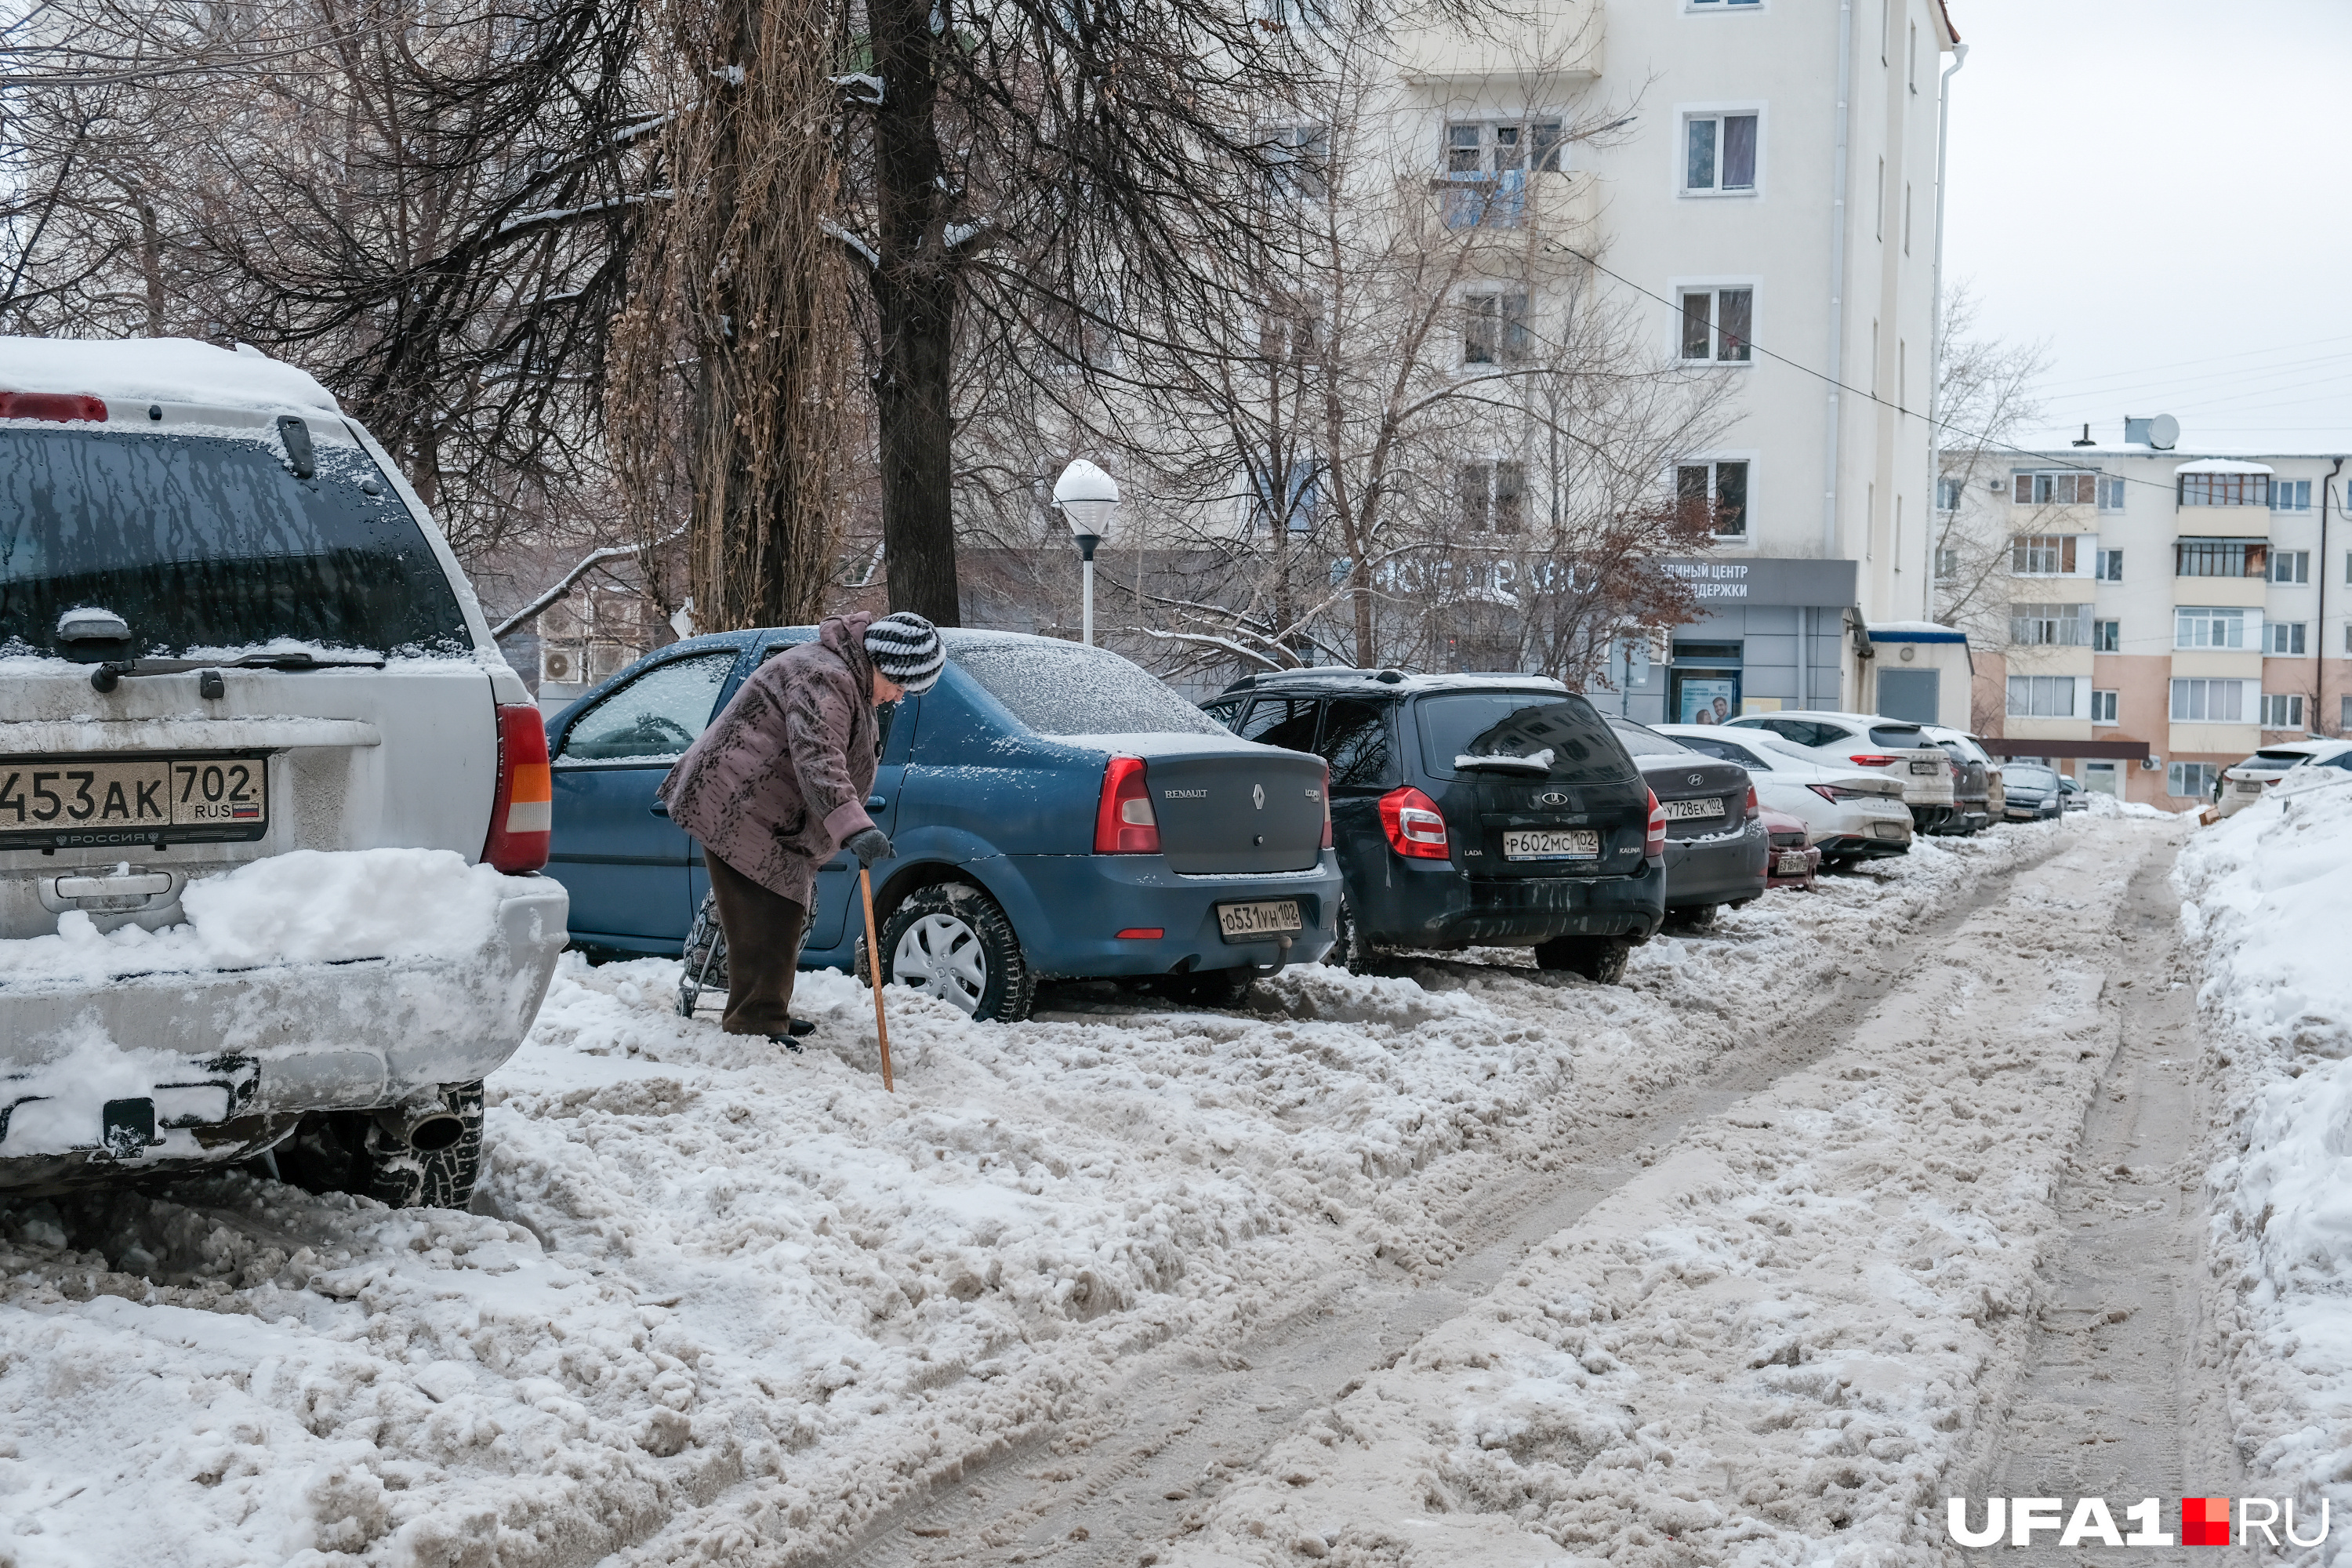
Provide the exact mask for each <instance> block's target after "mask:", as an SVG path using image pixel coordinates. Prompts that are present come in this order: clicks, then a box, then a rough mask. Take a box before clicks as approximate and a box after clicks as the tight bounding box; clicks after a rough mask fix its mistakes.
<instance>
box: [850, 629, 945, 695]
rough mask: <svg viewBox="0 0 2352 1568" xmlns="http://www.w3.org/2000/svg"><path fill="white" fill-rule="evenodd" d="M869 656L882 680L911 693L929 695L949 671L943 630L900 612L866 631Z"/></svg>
mask: <svg viewBox="0 0 2352 1568" xmlns="http://www.w3.org/2000/svg"><path fill="white" fill-rule="evenodd" d="M866 657H868V658H871V659H873V661H874V668H876V669H877V670H879V671H881V673H882V679H885V680H887V681H889V682H890V683H891V684H892V685H894V686H903V687H905V688H906V689H908V691H910V692H922V691H929V689H931V688H932V687H933V686H936V685H937V684H939V679H940V670H941V669H943V668H946V666H947V662H948V656H947V650H946V649H944V648H942V647H940V628H939V627H937V626H933V625H931V623H930V622H929V621H927V620H925V619H923V617H922V616H919V615H917V614H915V613H914V612H913V611H912V610H900V611H899V612H898V614H897V615H895V616H883V617H882V618H881V619H880V620H878V621H876V622H875V623H874V624H873V625H872V626H867V627H866Z"/></svg>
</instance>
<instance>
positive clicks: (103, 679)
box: [89, 651, 383, 696]
mask: <svg viewBox="0 0 2352 1568" xmlns="http://www.w3.org/2000/svg"><path fill="white" fill-rule="evenodd" d="M223 668H229V669H289V670H292V669H350V668H359V669H382V668H383V655H381V654H372V653H363V654H355V655H353V656H352V657H351V658H320V657H319V656H318V655H316V654H313V653H303V652H299V651H293V652H287V653H249V654H247V655H246V656H245V657H244V658H115V659H109V660H107V661H106V662H105V663H104V664H101V665H99V666H97V667H96V668H93V669H91V671H90V672H89V684H90V688H91V689H92V690H96V691H111V690H113V689H115V688H116V687H117V686H119V685H121V681H122V678H123V677H124V676H126V675H128V676H132V677H137V676H142V675H185V674H187V673H188V672H189V671H190V670H194V669H223ZM206 695H207V696H209V695H211V693H209V692H207V693H206Z"/></svg>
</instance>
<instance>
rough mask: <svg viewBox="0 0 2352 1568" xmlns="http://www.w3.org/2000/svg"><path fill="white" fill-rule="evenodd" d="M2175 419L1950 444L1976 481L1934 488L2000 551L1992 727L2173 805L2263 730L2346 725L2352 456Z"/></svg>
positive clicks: (2102, 780) (1970, 532)
mask: <svg viewBox="0 0 2352 1568" xmlns="http://www.w3.org/2000/svg"><path fill="white" fill-rule="evenodd" d="M2167 426H2168V422H2159V421H2151V420H2147V419H2132V420H2127V421H2126V422H2125V428H2124V436H2125V439H2124V440H2123V441H2121V442H2119V443H2116V444H2113V445H2089V444H2076V445H2072V446H2068V447H2058V448H2053V449H2050V450H2047V451H2040V452H2035V453H2032V454H2020V453H2010V452H1995V453H1983V452H1977V453H1967V454H1949V455H1948V463H1947V468H1967V469H1968V470H1969V474H1970V478H1969V479H1967V480H1966V481H1962V480H1960V479H1947V480H1946V481H1945V483H1944V487H1943V492H1942V494H1941V495H1940V496H1939V498H1938V499H1939V500H1940V501H1941V502H1943V503H1945V512H1946V515H1947V516H1948V518H1949V519H1950V521H1951V522H1952V524H1953V527H1952V530H1951V535H1950V537H1951V538H1952V539H1953V540H1954V541H1955V542H1959V541H1970V540H1974V541H1992V542H1995V547H1996V548H1997V549H1999V550H2000V551H2001V552H2002V553H2003V555H2004V556H2005V559H2004V560H2002V561H2001V562H2000V564H2001V565H2002V566H2003V567H2004V568H2005V570H2003V571H2002V572H2001V574H2000V581H1999V583H1997V584H1995V589H1996V592H2005V594H2006V597H2007V617H2006V618H2007V621H2008V626H2007V637H2006V641H2007V644H2008V646H2007V647H2005V648H1990V649H1989V648H1979V650H1978V652H1977V669H1978V677H1979V683H1980V684H1979V715H1980V717H1982V718H1984V720H1985V722H1986V724H1987V727H1988V729H1990V730H1992V731H1993V732H1994V733H1996V734H1998V735H2000V737H2001V738H2002V739H2004V740H2006V741H2007V742H2009V743H2010V749H2011V751H2012V752H2025V751H2027V750H2029V749H2030V750H2032V751H2033V752H2038V753H2039V754H2042V755H2044V756H2047V757H2050V758H2052V759H2053V760H2055V761H2057V762H2058V763H2060V765H2061V766H2063V767H2064V768H2065V769H2066V770H2067V771H2069V772H2071V773H2074V774H2075V775H2076V776H2077V777H2079V778H2081V779H2082V780H2083V781H2084V783H2085V784H2088V785H2089V786H2090V787H2092V788H2095V789H2099V790H2103V791H2105V792H2106V793H2109V794H2112V795H2119V796H2121V797H2122V798H2125V799H2128V800H2136V801H2143V802H2146V803H2147V804H2150V805H2159V806H2164V807H2168V808H2169V809H2173V810H2179V809H2181V808H2182V807H2184V806H2186V805H2191V804H2193V803H2195V802H2196V801H2198V800H2200V799H2210V797H2211V795H2212V791H2213V784H2214V780H2215V779H2216V777H2217V776H2218V775H2219V773H2220V772H2221V769H2222V768H2224V767H2227V766H2229V765H2230V764H2231V763H2236V762H2239V761H2242V759H2243V758H2245V756H2246V755H2247V754H2248V753H2250V752H2252V751H2254V750H2255V749H2256V747H2257V746H2259V745H2261V744H2263V743H2264V742H2271V741H2278V740H2289V739H2294V740H2300V739H2304V738H2305V737H2306V736H2308V735H2311V734H2315V733H2325V734H2339V733H2343V732H2344V731H2345V730H2346V728H2347V725H2352V669H2347V664H2352V620H2347V614H2346V612H2347V609H2352V552H2347V549H2346V544H2347V537H2346V535H2345V533H2344V531H2343V529H2342V526H2341V520H2340V518H2338V517H2337V516H2336V514H2337V512H2338V511H2340V509H2341V508H2342V506H2343V503H2344V499H2345V491H2344V489H2343V486H2344V483H2345V479H2346V478H2347V476H2346V474H2345V471H2344V470H2345V468H2346V459H2345V458H2343V457H2339V456H2336V455H2334V454H2316V453H2309V452H2247V451H2229V452H2222V451H2216V450H2212V449H2210V448H2205V449H2199V448H2195V447H2182V446H2179V445H2177V444H2176V445H2173V446H2170V447H2159V446H2157V445H2155V444H2154V443H2153V442H2152V441H2151V440H2150V438H2149V437H2150V436H2151V435H2155V436H2157V437H2159V438H2161V437H2166V436H2169V435H2172V434H2174V432H2173V431H2172V430H2170V429H2168V427H2167ZM1955 459H1957V460H1955ZM2002 541H2005V543H2001V542H2002ZM1962 554H1963V550H1962V549H1961V548H1960V547H1958V544H1957V543H1956V545H1955V547H1954V548H1952V549H1950V550H1948V551H1947V552H1944V554H1943V555H1942V557H1941V558H1939V560H1938V562H1937V567H1938V569H1939V570H1940V571H1942V572H1943V573H1944V574H1946V575H1947V577H1949V576H1950V575H1951V574H1954V573H1956V572H1958V571H1959V570H1961V569H1962V568H1963V565H1964V563H1963V561H1962V559H1961V557H1962ZM1988 640H1993V639H1988ZM1996 714H1997V715H1998V718H1997V719H1996V718H1994V717H1992V716H1993V715H1996Z"/></svg>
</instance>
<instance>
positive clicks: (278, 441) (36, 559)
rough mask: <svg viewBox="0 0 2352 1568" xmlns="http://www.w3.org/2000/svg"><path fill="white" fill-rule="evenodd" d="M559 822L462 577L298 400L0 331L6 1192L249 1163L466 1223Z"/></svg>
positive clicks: (549, 927) (188, 360)
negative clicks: (241, 926)
mask: <svg viewBox="0 0 2352 1568" xmlns="http://www.w3.org/2000/svg"><path fill="white" fill-rule="evenodd" d="M548 801H549V787H548V769H547V742H546V733H545V731H544V730H543V728H542V727H541V722H540V715H539V710H538V709H537V707H535V706H534V705H533V704H532V701H531V698H530V692H529V691H528V690H526V689H524V687H523V684H522V681H521V679H520V677H518V676H517V675H516V674H515V673H514V671H513V670H512V669H511V668H509V667H508V665H507V663H506V661H505V659H504V658H502V657H501V656H500V655H499V651H498V648H497V646H496V644H495V643H494V642H493V641H492V640H491V638H490V635H489V628H488V625H487V624H486V623H485V622H484V620H483V617H482V612H481V609H480V606H479V605H478V604H477V603H476V602H475V599H474V595H473V591H472V589H471V588H470V587H469V586H468V584H467V581H466V579H465V576H464V574H463V573H462V572H461V571H460V570H459V569H458V566H457V560H456V558H455V557H454V556H452V555H451V553H450V552H449V547H448V545H447V543H446V542H445V541H444V540H443V538H442V537H441V534H440V532H439V531H438V530H437V529H436V528H435V527H434V525H433V522H432V521H431V519H430V518H429V517H428V516H427V515H426V512H425V507H424V505H423V504H422V503H421V502H420V501H419V500H417V498H416V496H415V493H414V492H412V491H411V490H410V489H409V488H408V486H407V484H406V483H405V482H404V480H403V479H402V478H401V476H400V472H399V470H398V468H396V467H395V466H394V463H393V462H392V460H391V458H389V457H388V456H387V455H386V454H385V453H384V451H383V448H382V447H379V446H378V445H377V444H376V442H375V441H374V440H373V437H370V436H369V435H368V434H367V433H366V432H365V431H364V430H362V429H361V428H360V427H359V426H358V425H357V424H355V423H354V422H352V420H350V419H348V418H347V417H345V416H344V415H343V414H342V413H341V410H340V409H339V408H338V407H337V405H336V403H335V400H334V398H333V397H331V395H329V394H328V393H327V392H326V390H325V389H324V388H322V387H321V386H320V385H319V384H318V383H317V382H316V381H314V380H312V379H311V378H310V376H308V375H306V374H303V373H302V372H300V371H299V370H296V369H293V368H292V367H290V366H289V365H285V364H282V363H278V362H276V361H273V360H269V359H268V358H266V357H263V356H261V355H258V354H257V353H254V352H253V351H251V350H249V349H241V350H239V351H238V352H236V353H230V352H228V351H226V350H223V349H217V348H214V347H211V346H209V345H206V344H204V343H198V342H186V341H180V340H163V341H157V340H142V341H135V342H67V341H62V340H49V339H27V338H0V1189H12V1190H16V1191H20V1192H41V1191H58V1190H62V1189H64V1188H68V1187H70V1186H74V1185H78V1184H86V1183H90V1182H100V1181H105V1180H108V1179H112V1178H127V1177H132V1176H137V1175H142V1174H149V1173H155V1172H158V1171H162V1170H170V1169H188V1168H195V1167H201V1166H205V1165H212V1164H221V1163H230V1162H236V1161H245V1160H256V1159H265V1160H267V1161H268V1162H269V1163H271V1164H272V1166H273V1167H274V1168H276V1169H278V1171H279V1172H280V1173H283V1174H284V1175H286V1176H287V1177H288V1178H289V1179H292V1180H296V1181H299V1182H301V1183H302V1184H305V1185H308V1186H310V1187H313V1188H314V1189H320V1190H324V1189H330V1188H331V1189H341V1190H347V1191H352V1192H357V1193H363V1194H368V1195H371V1196H373V1197H376V1198H378V1199H380V1200H382V1201H383V1202H386V1203H391V1204H394V1205H409V1204H420V1203H430V1204H439V1205H449V1206H462V1205H464V1204H465V1203H466V1202H467V1198H468V1196H469V1195H470V1194H471V1191H472V1186H473V1182H474V1175H475V1170H476V1166H477V1163H478V1157H479V1153H480V1147H481V1080H482V1079H483V1077H484V1075H486V1074H488V1072H490V1071H491V1070H492V1069H494V1068H497V1067H499V1065H501V1064H502V1063H504V1062H505V1061H506V1059H507V1058H509V1056H510V1055H512V1054H513V1052H514V1050H515V1048H516V1047H517V1046H518V1045H520V1043H521V1040H522V1037H523V1034H524V1032H525V1031H526V1030H527V1029H528V1028H529V1026H530V1021H531V1019H532V1017H533V1016H534V1015H535V1014H536V1012H537V1011H538V1007H539V1003H540V999H541V996H542V994H544V993H545V990H546V987H547V982H548V978H549V976H550V974H551V973H552V971H553V968H554V964H555V960H556V955H557V954H558V952H560V951H561V950H562V946H563V942H564V920H565V913H566V908H567V900H566V896H565V894H564V891H563V889H562V887H561V886H560V885H558V884H557V883H555V882H554V881H552V880H550V879H546V878H543V877H540V876H538V875H536V874H535V873H536V872H537V870H538V868H540V867H541V865H543V864H544V863H545V861H546V858H547V844H548V835H547V829H548V814H549V805H548ZM313 852H316V853H313ZM434 852H439V853H434ZM451 852H454V853H451ZM477 866H487V867H488V869H487V870H483V869H477ZM418 889H439V890H440V891H439V892H438V893H436V894H435V895H434V896H435V897H436V898H441V899H444V900H446V903H445V904H444V905H442V906H441V907H425V908H411V909H410V910H408V917H409V925H410V926H411V927H414V928H415V929H411V930H394V929H391V928H389V927H386V926H385V924H384V919H385V918H386V917H385V912H384V910H383V908H381V907H379V906H385V905H397V904H398V903H399V902H400V900H401V899H402V898H407V899H409V900H410V901H411V903H412V904H413V905H414V904H418V903H420V902H425V901H426V900H425V896H424V895H423V894H420V893H419V892H418ZM460 900H462V902H463V907H462V908H460V907H459V901H460ZM207 910H211V911H213V912H214V914H215V916H217V917H218V918H219V919H221V920H224V921H226V920H227V919H228V915H227V914H226V913H224V912H223V911H231V912H234V913H235V914H236V918H237V919H238V920H241V921H245V922H246V926H247V927H254V926H256V922H258V926H259V927H266V928H268V931H269V932H272V933H274V934H272V935H268V936H267V937H257V936H254V935H253V934H252V931H246V933H245V938H244V939H243V940H242V945H239V943H238V942H226V945H224V939H223V937H222V932H221V931H207V928H206V926H205V913H206V911H207ZM192 911H193V915H194V923H189V922H190V921H191V915H192ZM372 922H373V923H372ZM224 929H226V928H224ZM207 943H209V945H207ZM338 943H340V945H338Z"/></svg>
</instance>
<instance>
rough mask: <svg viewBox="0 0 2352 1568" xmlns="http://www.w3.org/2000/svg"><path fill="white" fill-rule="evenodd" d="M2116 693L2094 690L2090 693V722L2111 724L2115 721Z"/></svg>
mask: <svg viewBox="0 0 2352 1568" xmlns="http://www.w3.org/2000/svg"><path fill="white" fill-rule="evenodd" d="M2091 722H2092V723H2094V724H2113V723H2115V722H2116V693H2115V692H2112V691H2094V692H2092V693H2091Z"/></svg>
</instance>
